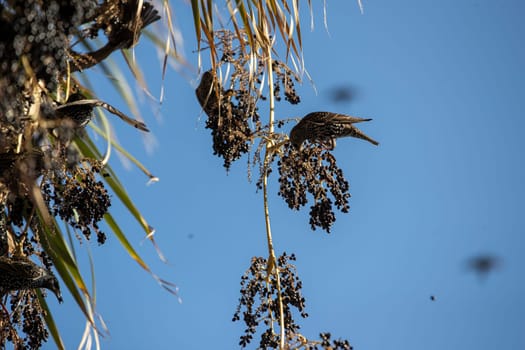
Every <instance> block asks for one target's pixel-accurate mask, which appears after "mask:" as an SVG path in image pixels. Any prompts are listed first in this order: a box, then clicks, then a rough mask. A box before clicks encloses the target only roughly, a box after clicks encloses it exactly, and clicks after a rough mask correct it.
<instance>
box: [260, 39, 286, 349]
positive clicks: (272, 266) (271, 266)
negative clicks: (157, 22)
mask: <svg viewBox="0 0 525 350" xmlns="http://www.w3.org/2000/svg"><path fill="white" fill-rule="evenodd" d="M265 49H266V59H267V63H266V64H267V71H268V90H269V95H270V121H269V124H270V126H269V133H270V135H272V133H273V130H274V128H273V124H274V119H275V98H274V91H273V60H272V51H271V45H268V46H267V47H266V48H265ZM273 145H274V142H273V139H272V137H269V138H268V140H267V141H266V150H265V153H264V163H263V164H264V166H263V171H264V173H263V200H264V221H265V224H266V240H267V242H268V267H267V268H268V278H270V276H271V274H272V273H274V274H275V278H276V282H277V300H278V303H279V329H280V340H281V342H280V344H279V348H280V349H281V350H283V349H284V347H285V328H284V308H283V298H282V294H281V278H280V271H279V268H278V267H277V261H276V258H275V251H274V249H273V241H272V229H271V226H270V210H269V205H268V171H267V170H268V167H269V166H270V164H269V163H270V158H271V156H272V154H273V152H274V150H273Z"/></svg>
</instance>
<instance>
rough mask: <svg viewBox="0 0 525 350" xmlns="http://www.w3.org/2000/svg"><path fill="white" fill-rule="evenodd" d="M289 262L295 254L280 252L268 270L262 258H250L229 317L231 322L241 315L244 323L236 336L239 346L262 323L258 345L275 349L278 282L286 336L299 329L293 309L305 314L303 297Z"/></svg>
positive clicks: (245, 342) (306, 315) (295, 272)
mask: <svg viewBox="0 0 525 350" xmlns="http://www.w3.org/2000/svg"><path fill="white" fill-rule="evenodd" d="M290 261H295V255H293V254H292V255H286V253H283V255H282V256H280V257H279V258H278V259H277V261H276V265H277V266H276V267H275V269H272V271H271V272H268V267H269V265H268V261H267V260H266V259H265V258H262V257H254V258H252V263H251V265H250V268H249V269H248V270H247V271H246V272H245V274H244V275H243V276H242V278H241V297H240V299H239V305H238V306H237V311H236V312H235V314H234V316H233V321H239V320H241V318H242V320H243V321H244V323H245V325H246V329H245V331H244V335H242V336H241V337H240V342H239V344H240V345H241V347H243V348H244V347H246V346H247V345H248V344H249V343H250V342H251V341H252V340H253V337H254V335H255V334H256V333H257V331H258V329H257V328H258V327H259V326H260V325H264V327H265V329H264V330H262V332H261V336H260V341H259V348H260V349H268V348H278V346H279V340H280V336H279V334H278V333H276V331H275V326H276V325H279V317H280V316H279V315H280V303H279V287H278V284H280V295H281V300H282V308H283V315H284V327H285V329H286V332H287V333H288V335H287V336H289V335H290V334H295V333H296V332H298V330H299V328H300V327H299V326H298V325H297V324H296V323H295V321H294V318H293V310H294V309H295V310H297V311H298V312H299V314H300V315H301V316H302V317H308V314H307V313H306V311H305V299H304V298H303V296H302V294H301V288H302V283H301V281H300V280H299V277H298V275H297V271H296V268H295V266H294V265H293V264H291V263H290ZM277 274H279V275H278V276H277ZM278 278H279V282H278Z"/></svg>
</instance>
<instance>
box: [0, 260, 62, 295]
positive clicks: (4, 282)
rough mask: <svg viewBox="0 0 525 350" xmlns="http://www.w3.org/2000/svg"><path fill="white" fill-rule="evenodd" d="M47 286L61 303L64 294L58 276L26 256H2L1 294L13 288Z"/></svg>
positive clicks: (0, 269)
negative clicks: (61, 291)
mask: <svg viewBox="0 0 525 350" xmlns="http://www.w3.org/2000/svg"><path fill="white" fill-rule="evenodd" d="M34 288H46V289H49V290H50V291H52V292H53V293H54V294H55V295H56V297H57V299H58V301H59V302H60V303H61V302H62V301H63V300H62V294H61V293H60V286H59V285H58V280H57V279H56V277H55V276H54V275H53V274H52V273H51V272H50V271H48V270H46V269H45V268H43V267H40V266H38V265H37V264H35V263H34V262H32V261H31V260H29V259H28V258H26V257H13V258H8V257H5V256H0V294H1V295H3V294H5V293H7V292H9V291H13V290H23V289H34Z"/></svg>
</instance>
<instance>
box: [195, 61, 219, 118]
mask: <svg viewBox="0 0 525 350" xmlns="http://www.w3.org/2000/svg"><path fill="white" fill-rule="evenodd" d="M215 85H217V88H219V89H221V90H222V88H221V87H220V85H219V84H218V82H216V81H215V76H214V75H213V73H212V71H211V70H209V71H206V72H204V73H203V74H202V78H201V81H200V83H199V86H197V89H196V90H195V95H197V100H199V103H200V105H201V107H202V109H203V110H204V112H205V113H206V114H207V115H208V116H209V117H214V116H217V115H219V93H218V91H216V87H215Z"/></svg>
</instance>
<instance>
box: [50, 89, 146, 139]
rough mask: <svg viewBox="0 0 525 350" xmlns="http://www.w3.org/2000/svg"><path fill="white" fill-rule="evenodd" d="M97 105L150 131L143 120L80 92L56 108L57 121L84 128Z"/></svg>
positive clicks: (139, 127)
mask: <svg viewBox="0 0 525 350" xmlns="http://www.w3.org/2000/svg"><path fill="white" fill-rule="evenodd" d="M95 107H102V108H104V109H106V110H107V111H108V112H110V113H112V114H114V115H116V116H117V117H119V118H120V119H122V120H123V121H125V122H126V123H128V124H129V125H131V126H133V127H134V128H137V129H139V130H142V131H146V132H147V131H149V130H148V128H147V127H146V124H144V123H143V122H141V121H138V120H135V119H133V118H130V117H128V116H127V115H125V114H124V113H122V112H121V111H119V110H118V109H116V108H115V107H113V106H111V105H109V104H107V103H106V102H104V101H100V100H97V99H86V97H85V96H84V95H83V94H81V93H79V92H76V93H74V94H71V95H70V96H69V98H68V99H67V102H66V103H65V104H63V105H60V106H58V107H57V108H56V109H55V122H56V121H59V123H60V124H61V125H62V126H66V127H73V128H83V127H85V126H86V125H87V124H88V123H89V122H90V121H91V119H92V118H93V109H94V108H95Z"/></svg>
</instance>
